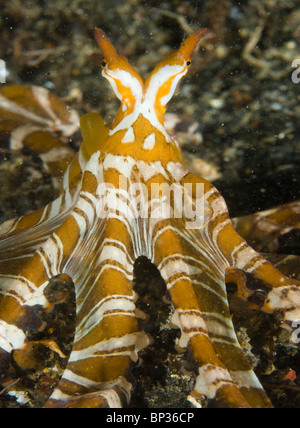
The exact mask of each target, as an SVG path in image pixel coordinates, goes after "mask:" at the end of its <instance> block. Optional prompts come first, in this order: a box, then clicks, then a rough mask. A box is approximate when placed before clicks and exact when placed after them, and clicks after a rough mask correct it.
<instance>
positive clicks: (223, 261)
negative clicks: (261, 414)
mask: <svg viewBox="0 0 300 428" xmlns="http://www.w3.org/2000/svg"><path fill="white" fill-rule="evenodd" d="M204 34H205V30H199V31H197V32H195V33H193V34H192V35H190V36H189V37H188V38H187V39H186V40H184V41H183V43H182V44H181V46H180V47H179V49H178V50H176V51H174V52H172V53H171V54H170V55H168V56H167V57H166V58H165V59H164V60H162V61H161V62H160V63H159V64H158V65H157V66H156V67H155V68H154V70H153V71H152V73H151V74H150V75H149V76H148V77H147V78H146V79H143V78H142V77H141V76H140V75H139V74H138V72H137V71H136V70H135V69H133V68H132V67H131V65H130V64H129V63H128V61H127V59H126V58H125V57H123V56H121V55H119V54H118V53H117V51H116V49H115V47H114V46H113V44H112V43H111V42H110V40H109V39H108V37H107V36H106V34H105V33H104V32H103V31H102V30H100V29H96V30H95V39H96V41H97V43H98V45H99V47H100V49H101V51H102V53H103V58H104V59H103V61H102V75H103V76H104V77H105V78H106V79H107V80H108V81H109V83H110V85H111V87H112V89H113V91H114V93H115V95H116V96H117V97H118V99H119V100H120V103H121V106H120V109H119V111H118V112H117V114H116V117H115V119H114V121H113V123H112V124H111V125H110V126H107V125H106V124H105V123H104V120H103V119H102V118H101V116H100V115H99V114H98V113H93V112H92V113H87V114H85V115H83V116H82V117H81V118H80V129H81V136H82V143H81V146H80V148H79V151H78V153H77V154H76V156H73V154H72V152H71V151H70V149H69V148H68V147H67V145H66V141H67V140H68V138H69V137H70V136H71V135H73V134H74V132H75V131H76V130H77V128H78V122H79V118H78V116H77V114H76V113H75V112H74V111H73V110H69V111H68V110H67V109H66V106H65V104H64V103H63V102H62V101H61V100H59V99H58V98H57V97H55V96H54V95H52V94H50V93H49V92H48V91H47V90H45V89H43V88H38V87H26V86H19V85H11V86H9V85H7V86H4V87H3V88H2V89H1V92H0V133H1V138H2V139H5V138H6V142H7V143H8V144H9V147H10V149H11V150H15V151H17V150H20V149H23V150H24V148H25V149H26V150H27V151H31V152H34V153H37V154H38V155H39V156H40V158H41V159H42V161H43V162H44V164H45V166H46V168H47V169H48V171H49V172H50V173H52V174H54V175H55V176H59V175H62V174H63V180H62V186H61V187H62V189H61V191H60V194H59V196H58V197H57V198H56V199H55V200H54V201H53V202H51V203H49V204H48V205H47V206H46V207H44V208H41V209H39V210H38V211H36V212H32V213H30V214H27V215H24V216H22V217H20V218H16V219H12V220H8V221H5V222H4V223H2V224H1V225H0V382H1V384H2V388H3V390H4V389H5V388H6V387H7V385H9V383H10V382H12V379H13V373H14V370H16V367H17V366H20V367H22V365H26V363H25V362H26V361H27V362H28V359H30V355H31V354H30V353H31V350H32V347H34V346H35V344H36V342H34V341H33V340H32V332H35V331H42V329H43V328H44V329H45V323H44V322H43V321H42V319H41V318H42V317H41V313H47V312H49V311H50V309H51V306H52V305H51V303H50V301H49V299H48V298H47V295H46V292H45V290H46V289H47V287H48V285H49V283H50V282H52V283H53V281H54V283H55V281H58V280H59V281H62V282H65V283H67V282H69V283H72V285H73V287H74V292H75V300H76V327H75V333H74V339H73V344H72V350H71V352H70V355H69V358H68V362H67V365H66V368H65V370H64V371H63V373H62V375H61V378H60V380H59V382H58V384H57V385H56V386H55V388H54V389H53V390H52V392H51V394H50V396H49V397H48V398H47V400H46V403H45V407H46V408H54V407H61V408H73V407H75V408H76V407H77V408H78V407H84V408H86V407H102V408H103V407H110V408H119V407H123V406H128V405H129V403H130V399H131V395H132V390H133V381H132V367H134V366H135V365H136V364H137V363H138V361H139V351H141V350H142V349H144V348H145V347H147V345H149V343H150V342H151V340H152V338H151V337H149V335H148V334H146V333H145V332H144V331H143V322H144V320H145V317H146V314H145V313H143V312H142V311H141V310H139V309H138V308H137V304H136V303H137V299H138V296H137V293H136V292H135V290H134V288H133V280H134V266H135V264H136V262H137V261H138V260H140V259H141V258H146V259H147V260H149V261H150V262H151V263H152V264H153V265H155V266H156V268H157V270H158V271H159V273H160V275H161V277H162V278H163V280H164V283H165V286H166V292H167V296H168V299H169V301H170V302H171V303H172V305H173V308H174V309H173V316H172V320H171V325H172V326H173V327H176V328H177V329H179V331H180V337H179V338H178V339H177V343H176V348H177V350H179V351H183V352H185V351H186V350H188V352H189V355H190V356H191V359H192V363H193V370H192V371H193V373H192V374H191V377H193V379H194V390H193V391H192V393H193V396H194V397H195V398H194V400H195V402H197V400H198V401H199V402H200V401H201V400H202V399H203V397H205V398H206V399H207V401H208V403H209V405H210V406H217V407H233V408H257V407H259V408H269V407H272V403H271V401H270V400H269V398H268V396H267V395H266V393H265V391H264V389H263V387H262V385H261V383H260V382H259V380H258V378H257V376H256V375H255V373H254V371H253V370H252V368H251V365H250V363H249V361H248V360H247V358H246V356H245V354H244V352H243V349H242V347H241V345H240V343H239V341H238V338H237V334H236V332H235V329H234V326H233V323H232V316H231V311H230V307H229V303H228V294H227V288H226V285H228V284H231V285H232V284H233V285H234V286H235V289H234V296H235V299H236V301H238V302H243V304H244V305H247V307H249V308H251V309H255V310H258V309H259V310H262V311H264V312H266V313H269V314H273V313H278V314H279V315H280V317H281V324H282V326H283V327H286V328H291V326H292V325H293V323H294V322H297V320H299V319H300V288H299V286H300V282H299V273H300V271H299V258H298V257H297V256H289V255H284V256H280V255H276V256H273V257H271V259H270V260H271V261H272V262H273V264H271V262H270V261H268V260H267V258H266V257H264V256H263V255H262V254H261V253H260V252H258V251H257V249H258V247H261V250H264V251H265V249H266V248H270V247H272V246H273V247H274V246H276V243H277V242H278V239H279V238H280V237H281V236H282V235H285V234H286V233H289V232H290V231H293V230H295V229H299V224H300V204H299V202H295V203H291V204H288V205H286V206H281V207H279V208H275V209H274V210H270V211H268V212H264V213H261V214H257V215H255V216H248V217H244V218H240V219H233V220H231V219H230V217H229V214H228V209H227V206H226V203H225V201H224V199H223V197H222V196H221V195H220V193H219V192H218V190H217V189H216V188H215V187H214V186H213V185H212V184H210V183H209V182H208V181H206V180H205V179H204V178H201V177H198V176H197V175H195V174H193V173H191V172H190V171H189V170H188V169H187V167H186V164H185V161H184V158H183V155H182V152H181V150H180V147H179V145H178V142H177V140H176V138H175V137H174V136H172V135H170V134H169V132H168V131H167V129H166V127H165V124H164V115H165V111H166V105H167V103H168V102H169V101H170V99H171V98H172V96H173V94H174V92H175V89H176V87H177V84H178V82H179V81H180V79H181V78H182V77H183V76H185V75H186V73H187V71H188V69H189V67H190V65H191V59H190V57H191V55H192V53H193V51H194V50H195V48H196V46H197V44H198V42H199V40H200V39H201V37H203V36H204ZM2 143H3V141H2ZM56 183H57V186H59V183H60V180H59V179H58V180H57V181H56ZM242 236H243V237H242ZM245 239H247V241H249V242H251V244H252V245H253V246H255V247H256V250H254V249H253V248H252V247H251V246H250V245H249V244H248V243H247V242H246V240H245ZM281 271H282V272H284V273H281ZM40 342H41V343H43V344H44V345H45V344H47V346H49V347H51V349H54V350H55V352H57V353H60V352H61V351H60V350H59V349H58V346H57V344H56V343H55V341H54V340H52V341H51V340H47V341H46V340H44V341H43V340H41V341H40Z"/></svg>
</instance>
